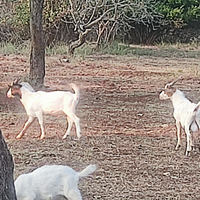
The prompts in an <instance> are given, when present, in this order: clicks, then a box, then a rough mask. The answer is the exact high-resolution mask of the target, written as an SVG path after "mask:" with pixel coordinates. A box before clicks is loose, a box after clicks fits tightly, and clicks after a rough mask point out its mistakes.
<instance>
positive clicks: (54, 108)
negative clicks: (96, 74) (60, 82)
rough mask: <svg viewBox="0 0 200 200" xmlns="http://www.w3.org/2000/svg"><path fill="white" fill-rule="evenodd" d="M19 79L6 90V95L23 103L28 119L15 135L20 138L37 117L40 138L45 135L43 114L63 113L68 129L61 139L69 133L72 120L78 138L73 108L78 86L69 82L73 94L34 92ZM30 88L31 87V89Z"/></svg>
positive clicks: (77, 126) (77, 121) (78, 132)
mask: <svg viewBox="0 0 200 200" xmlns="http://www.w3.org/2000/svg"><path fill="white" fill-rule="evenodd" d="M18 81H19V79H18V80H16V81H15V82H13V83H12V84H11V85H9V90H8V92H7V97H9V98H14V97H16V96H17V97H19V98H20V101H21V103H22V104H23V106H24V108H25V110H26V113H27V115H28V117H29V118H28V121H27V122H26V123H25V125H24V128H23V129H22V131H21V132H20V133H19V134H18V135H17V138H18V139H20V138H21V137H22V136H23V135H24V133H25V132H26V130H27V128H28V127H29V126H30V125H31V124H32V123H33V121H34V120H35V119H36V118H38V121H39V124H40V127H41V131H42V134H41V137H40V138H41V139H43V138H44V137H45V133H44V127H43V114H50V115H62V114H65V115H66V116H67V120H68V129H67V132H66V133H65V135H64V136H63V139H65V138H66V137H67V135H69V134H70V130H71V127H72V124H73V122H75V125H76V133H77V137H78V139H80V137H81V133H80V132H81V129H80V123H79V121H80V120H79V118H78V117H77V116H76V115H75V108H76V105H77V103H78V100H79V88H78V87H77V86H76V85H75V84H73V83H71V84H70V85H71V87H72V88H73V90H74V91H75V94H73V93H71V92H64V91H54V92H44V91H38V92H35V91H34V89H33V88H32V87H31V86H30V85H29V84H28V85H27V84H24V83H23V84H20V83H18ZM31 88H32V89H31Z"/></svg>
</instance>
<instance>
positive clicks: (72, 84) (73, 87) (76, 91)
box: [69, 83, 80, 100]
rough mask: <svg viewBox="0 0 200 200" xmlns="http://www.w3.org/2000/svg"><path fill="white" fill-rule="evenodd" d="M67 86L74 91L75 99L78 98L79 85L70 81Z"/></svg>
mask: <svg viewBox="0 0 200 200" xmlns="http://www.w3.org/2000/svg"><path fill="white" fill-rule="evenodd" d="M69 86H70V87H71V88H72V89H73V90H74V92H75V98H76V100H78V99H79V96H80V91H79V87H78V86H77V85H76V84H74V83H70V84H69Z"/></svg>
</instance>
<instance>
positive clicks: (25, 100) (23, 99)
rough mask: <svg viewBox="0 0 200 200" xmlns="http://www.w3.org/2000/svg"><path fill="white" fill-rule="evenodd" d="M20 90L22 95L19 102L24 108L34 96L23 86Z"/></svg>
mask: <svg viewBox="0 0 200 200" xmlns="http://www.w3.org/2000/svg"><path fill="white" fill-rule="evenodd" d="M20 90H21V93H22V97H21V99H20V101H21V102H22V104H23V105H24V107H26V105H27V104H28V103H29V101H30V99H31V98H32V96H33V95H34V94H35V92H31V91H30V90H28V89H27V88H26V87H24V86H22V87H21V88H20Z"/></svg>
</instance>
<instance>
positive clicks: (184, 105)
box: [159, 81, 200, 155]
mask: <svg viewBox="0 0 200 200" xmlns="http://www.w3.org/2000/svg"><path fill="white" fill-rule="evenodd" d="M174 84H175V81H174V82H172V83H169V84H167V85H166V86H165V89H164V90H163V91H162V92H161V93H160V95H159V97H160V99H170V100H171V101H172V104H173V107H174V113H173V114H174V118H175V120H176V127H177V136H178V141H177V145H176V148H175V149H176V150H178V148H179V146H180V143H181V128H183V129H184V130H185V133H186V136H187V148H186V155H189V153H190V151H191V149H192V146H193V138H192V132H196V131H199V128H200V112H199V109H198V108H199V106H200V103H198V104H195V103H192V102H191V101H189V100H188V99H187V98H186V97H185V95H184V94H183V92H181V91H180V90H178V89H176V88H174V87H173V85H174Z"/></svg>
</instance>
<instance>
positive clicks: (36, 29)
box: [29, 0, 45, 85]
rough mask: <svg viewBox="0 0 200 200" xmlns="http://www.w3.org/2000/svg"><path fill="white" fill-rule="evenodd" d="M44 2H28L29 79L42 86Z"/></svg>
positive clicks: (38, 0)
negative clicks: (29, 39)
mask: <svg viewBox="0 0 200 200" xmlns="http://www.w3.org/2000/svg"><path fill="white" fill-rule="evenodd" d="M43 5H44V0H30V12H31V14H30V32H31V54H30V74H29V78H30V80H31V82H32V83H33V84H34V85H43V84H44V76H45V42H44V33H43V27H42V11H43Z"/></svg>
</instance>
